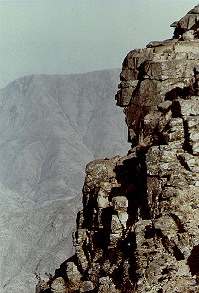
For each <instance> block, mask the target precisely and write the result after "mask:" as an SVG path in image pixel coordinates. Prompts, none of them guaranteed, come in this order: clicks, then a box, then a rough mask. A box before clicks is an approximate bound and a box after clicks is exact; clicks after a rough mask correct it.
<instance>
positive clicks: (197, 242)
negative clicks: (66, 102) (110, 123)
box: [36, 5, 199, 293]
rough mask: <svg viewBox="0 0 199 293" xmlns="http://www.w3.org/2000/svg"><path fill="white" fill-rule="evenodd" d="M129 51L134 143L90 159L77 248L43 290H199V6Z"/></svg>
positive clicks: (128, 107)
mask: <svg viewBox="0 0 199 293" xmlns="http://www.w3.org/2000/svg"><path fill="white" fill-rule="evenodd" d="M172 26H173V27H174V28H175V31H174V36H173V38H172V39H170V40H165V41H158V42H151V43H149V44H148V45H147V47H146V48H144V49H136V50H133V51H131V52H130V53H129V54H128V55H127V57H126V58H125V60H124V62H123V68H122V72H121V83H120V85H119V88H120V90H119V92H118V93H117V95H116V99H117V104H118V106H120V107H124V111H125V115H126V122H127V125H128V131H129V141H130V142H131V144H132V148H131V150H130V151H129V152H128V154H127V155H126V156H115V157H113V158H112V159H98V160H94V161H92V162H90V163H89V164H88V165H87V166H86V178H85V183H84V188H83V209H82V210H81V211H80V212H79V213H78V216H77V229H76V232H75V233H74V234H73V242H74V246H75V255H74V256H73V257H71V258H70V259H68V260H66V261H65V262H63V263H62V265H61V266H60V268H59V269H57V270H56V272H55V275H54V276H52V277H50V278H49V280H46V281H44V280H39V282H38V285H37V288H36V292H37V293H41V292H46V293H47V292H54V293H66V292H100V293H106V292H107V293H108V292H109V293H110V292H112V293H121V292H136V293H144V292H149V293H174V292H176V293H182V292H184V293H185V292H186V293H195V292H199V229H198V228H199V226H198V224H199V212H198V211H199V5H197V6H196V7H195V8H194V9H192V10H191V11H190V12H189V13H188V14H187V15H186V16H185V17H183V18H182V19H181V20H180V21H177V22H175V23H173V24H172Z"/></svg>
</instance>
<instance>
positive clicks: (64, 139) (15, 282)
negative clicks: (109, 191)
mask: <svg viewBox="0 0 199 293" xmlns="http://www.w3.org/2000/svg"><path fill="white" fill-rule="evenodd" d="M119 73H120V70H119V69H112V70H103V71H96V72H91V73H85V74H77V75H51V76H50V75H32V76H26V77H24V78H20V79H18V80H16V81H14V82H12V83H10V84H9V85H8V86H7V87H5V88H4V89H2V90H1V91H0V201H1V206H0V211H1V214H0V229H1V231H0V233H1V244H0V252H1V253H0V266H1V269H0V274H1V276H0V280H1V281H0V288H1V289H0V292H6V293H19V292H20V293H32V292H35V288H34V283H35V279H34V272H37V273H39V274H42V275H43V274H44V273H45V272H53V271H54V269H55V268H57V267H58V266H59V264H60V263H61V262H62V261H64V260H65V259H66V258H67V257H69V256H70V255H71V254H72V245H71V234H72V231H73V229H74V224H75V218H76V213H77V210H78V209H81V200H82V199H81V195H80V193H81V189H82V185H83V181H84V176H85V174H84V169H85V165H86V164H87V163H88V162H90V161H92V160H94V159H97V158H104V157H112V156H115V155H118V154H120V155H124V154H126V152H127V151H128V149H129V148H130V146H129V144H128V143H127V127H126V125H125V122H124V114H123V113H122V111H121V109H119V108H117V107H116V106H115V100H114V95H115V93H116V91H117V84H118V82H119ZM44 264H45V265H44ZM30 280H32V281H30ZM16 288H17V289H16Z"/></svg>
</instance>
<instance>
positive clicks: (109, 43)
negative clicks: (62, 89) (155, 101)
mask: <svg viewBox="0 0 199 293" xmlns="http://www.w3.org/2000/svg"><path fill="white" fill-rule="evenodd" d="M197 4H198V0H196V1H193V0H184V1H183V0H181V1H180V0H131V1H130V0H120V1H117V0H100V1H95V0H73V1H67V0H65V1H64V0H62V1H61V0H60V1H59V0H54V1H53V0H51V1H50V0H49V1H41V0H40V1H39V0H35V1H33V0H26V1H25V0H24V1H16V0H15V1H10V0H7V1H2V0H0V87H4V86H6V85H7V84H8V83H9V82H11V81H12V80H14V79H16V78H19V77H22V76H24V75H29V74H42V73H46V74H70V73H81V72H88V71H94V70H99V69H104V68H116V67H121V63H122V61H123V59H124V57H125V56H126V54H127V53H128V52H129V51H130V50H132V49H134V48H140V47H144V46H145V45H146V44H147V43H148V42H149V41H152V40H163V39H167V38H170V37H171V36H172V34H173V29H172V28H170V27H169V26H170V24H171V23H172V22H173V21H175V20H179V19H180V18H181V17H182V16H184V15H185V14H186V13H187V12H188V11H189V10H190V9H192V8H193V7H194V6H195V5H197Z"/></svg>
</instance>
